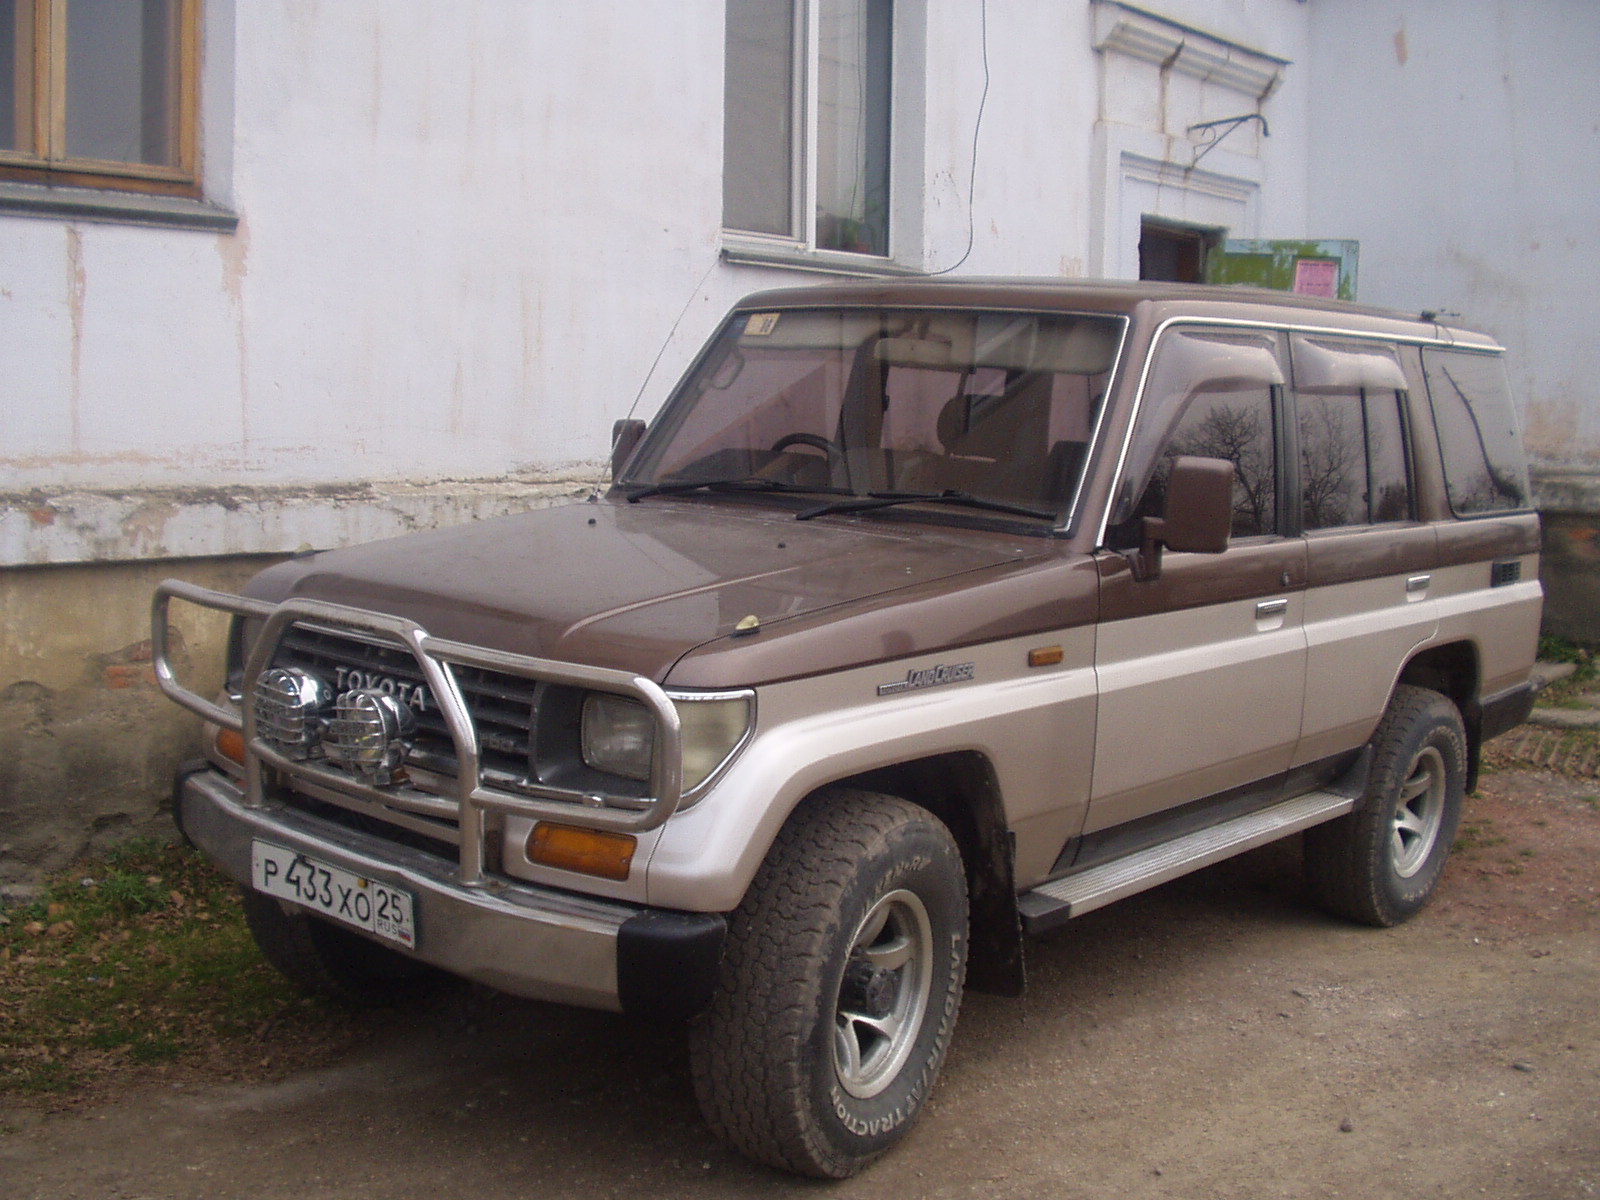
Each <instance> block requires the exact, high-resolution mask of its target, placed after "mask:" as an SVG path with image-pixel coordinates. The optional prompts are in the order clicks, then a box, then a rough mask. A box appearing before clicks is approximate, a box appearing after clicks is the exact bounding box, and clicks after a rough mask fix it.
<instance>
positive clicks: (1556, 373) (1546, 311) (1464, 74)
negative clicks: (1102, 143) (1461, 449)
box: [1308, 0, 1600, 462]
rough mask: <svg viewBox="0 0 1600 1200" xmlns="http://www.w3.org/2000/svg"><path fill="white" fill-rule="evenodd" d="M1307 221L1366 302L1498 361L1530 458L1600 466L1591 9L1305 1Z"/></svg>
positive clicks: (1596, 103) (1502, 0)
mask: <svg viewBox="0 0 1600 1200" xmlns="http://www.w3.org/2000/svg"><path fill="white" fill-rule="evenodd" d="M1309 7H1310V9H1311V10H1312V23H1311V67H1312V69H1311V83H1312V96H1313V103H1312V106H1311V141H1312V145H1313V148H1314V149H1313V153H1312V156H1311V161H1310V171H1309V176H1308V178H1309V184H1310V224H1311V226H1312V227H1313V228H1314V230H1315V234H1316V236H1322V237H1351V238H1358V239H1359V240H1360V242H1361V298H1362V299H1363V300H1366V301H1370V302H1372V303H1375V304H1383V305H1389V306H1393V307H1396V308H1401V309H1406V310H1410V311H1421V310H1423V309H1449V310H1453V311H1457V312H1459V313H1461V314H1462V317H1463V320H1464V321H1465V322H1466V323H1468V324H1474V325H1477V326H1479V327H1481V328H1484V329H1486V330H1487V331H1489V332H1490V333H1492V334H1493V335H1495V336H1496V337H1498V338H1499V339H1500V340H1501V341H1502V342H1504V343H1505V345H1506V346H1507V348H1508V349H1509V350H1510V352H1511V364H1512V373H1513V384H1514V385H1515V387H1516V390H1517V392H1518V394H1519V396H1520V397H1521V398H1522V400H1523V402H1524V404H1525V405H1526V409H1527V420H1526V426H1527V430H1526V432H1527V437H1528V443H1529V448H1530V450H1531V451H1532V452H1533V453H1534V455H1535V456H1536V457H1538V458H1541V459H1543V460H1545V461H1547V462H1549V461H1553V462H1560V461H1568V460H1574V459H1576V460H1587V461H1589V462H1596V461H1600V390H1597V389H1596V386H1595V383H1594V381H1595V380H1596V379H1600V343H1597V341H1596V339H1595V338H1594V337H1593V336H1592V334H1591V332H1590V328H1589V326H1590V324H1591V321H1590V318H1589V316H1588V313H1589V310H1590V309H1591V308H1592V304H1591V298H1592V295H1593V292H1594V280H1595V277H1596V273H1597V271H1600V87H1597V86H1596V85H1595V82H1594V75H1593V72H1594V64H1595V62H1596V61H1597V60H1600V5H1597V4H1595V3H1593V0H1338V2H1336V3H1333V2H1326V0H1314V2H1313V3H1312V4H1311V5H1310V6H1309Z"/></svg>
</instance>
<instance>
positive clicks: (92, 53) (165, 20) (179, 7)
mask: <svg viewBox="0 0 1600 1200" xmlns="http://www.w3.org/2000/svg"><path fill="white" fill-rule="evenodd" d="M199 28H200V0H119V2H112V0H0V179H17V180H22V181H25V182H30V183H48V184H73V185H76V186H80V187H84V186H87V187H102V188H116V189H123V190H130V189H131V190H139V191H154V192H168V193H172V194H176V195H191V194H193V193H194V190H195V185H196V184H197V182H198V180H197V160H198V147H197V142H196V136H197V134H196V130H197V127H198V95H199V86H198V73H199V61H198V59H199V50H198V45H199Z"/></svg>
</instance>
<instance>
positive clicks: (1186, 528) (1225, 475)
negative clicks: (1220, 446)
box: [1133, 455, 1233, 581]
mask: <svg viewBox="0 0 1600 1200" xmlns="http://www.w3.org/2000/svg"><path fill="white" fill-rule="evenodd" d="M1232 531H1233V464H1232V463H1231V462H1229V461H1228V460H1227V459H1225V458H1193V457H1190V456H1188V455H1180V456H1179V457H1178V458H1175V459H1173V460H1172V475H1171V476H1170V477H1169V478H1168V480H1167V503H1166V506H1165V508H1164V509H1163V510H1162V514H1161V515H1160V516H1159V517H1146V518H1145V519H1144V525H1143V528H1142V530H1141V535H1142V536H1141V538H1140V545H1139V552H1138V554H1136V555H1135V556H1134V558H1133V576H1134V578H1135V579H1138V580H1140V581H1144V580H1148V579H1155V578H1157V577H1158V576H1160V574H1161V550H1162V547H1166V548H1167V549H1169V550H1177V551H1180V552H1183V553H1188V554H1221V553H1222V552H1223V551H1224V550H1226V549H1227V548H1228V537H1229V535H1230V534H1231V533H1232Z"/></svg>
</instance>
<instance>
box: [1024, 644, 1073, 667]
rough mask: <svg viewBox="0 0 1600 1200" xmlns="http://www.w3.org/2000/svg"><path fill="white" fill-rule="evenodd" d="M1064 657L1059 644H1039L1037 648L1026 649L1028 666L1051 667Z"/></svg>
mask: <svg viewBox="0 0 1600 1200" xmlns="http://www.w3.org/2000/svg"><path fill="white" fill-rule="evenodd" d="M1065 657H1066V654H1065V653H1064V652H1063V651H1062V649H1061V647H1060V646H1041V647H1039V648H1038V649H1037V650H1029V651H1028V665H1029V666H1030V667H1053V666H1055V665H1056V664H1057V663H1059V662H1060V661H1061V660H1062V659H1063V658H1065Z"/></svg>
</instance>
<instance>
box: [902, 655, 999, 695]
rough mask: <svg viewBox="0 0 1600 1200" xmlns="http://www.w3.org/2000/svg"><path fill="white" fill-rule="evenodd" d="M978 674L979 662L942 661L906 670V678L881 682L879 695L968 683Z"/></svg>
mask: <svg viewBox="0 0 1600 1200" xmlns="http://www.w3.org/2000/svg"><path fill="white" fill-rule="evenodd" d="M977 674H978V664H977V663H969V662H966V663H952V664H949V665H946V664H944V663H940V664H939V665H938V666H937V667H915V668H913V669H912V670H909V671H907V672H906V677H905V678H904V679H897V680H895V681H894V682H893V683H880V684H879V685H878V695H880V696H894V695H898V694H899V693H901V692H914V691H916V690H917V689H918V688H931V687H943V686H944V685H945V684H947V683H966V682H967V681H968V680H970V679H975V678H976V677H977Z"/></svg>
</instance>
